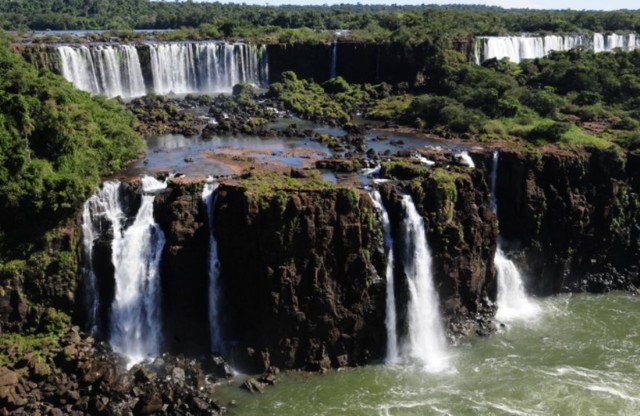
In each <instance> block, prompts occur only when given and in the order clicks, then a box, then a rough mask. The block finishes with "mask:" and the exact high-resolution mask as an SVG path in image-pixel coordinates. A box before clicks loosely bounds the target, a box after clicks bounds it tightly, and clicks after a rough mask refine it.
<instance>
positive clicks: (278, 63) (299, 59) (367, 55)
mask: <svg viewBox="0 0 640 416" xmlns="http://www.w3.org/2000/svg"><path fill="white" fill-rule="evenodd" d="M333 48H334V45H331V44H318V45H306V44H292V45H287V44H276V45H268V53H269V73H270V80H269V81H270V82H276V81H280V80H281V77H280V74H282V73H283V72H285V71H294V72H295V73H296V74H297V75H298V76H299V77H300V78H313V79H314V80H315V81H316V82H324V81H326V80H328V79H329V78H330V74H331V62H332V59H333V58H332V57H333ZM433 53H434V51H433V47H432V46H431V45H428V44H421V45H407V44H400V43H383V44H376V43H357V42H339V43H338V44H337V46H336V51H335V56H336V73H337V75H340V76H342V77H343V78H344V79H346V80H347V81H348V82H351V83H371V84H375V83H379V82H383V81H384V82H388V83H399V82H408V83H410V84H415V83H422V82H423V78H424V74H425V73H426V71H427V67H426V58H427V57H428V56H431V55H433Z"/></svg>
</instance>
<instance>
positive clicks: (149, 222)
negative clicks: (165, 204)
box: [110, 176, 166, 365]
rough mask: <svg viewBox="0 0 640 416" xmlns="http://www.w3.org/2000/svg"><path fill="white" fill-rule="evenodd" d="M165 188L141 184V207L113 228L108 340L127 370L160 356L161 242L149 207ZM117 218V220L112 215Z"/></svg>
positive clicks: (147, 180) (145, 181)
mask: <svg viewBox="0 0 640 416" xmlns="http://www.w3.org/2000/svg"><path fill="white" fill-rule="evenodd" d="M165 187H166V183H164V182H160V181H158V180H157V179H155V178H152V177H149V176H146V177H144V178H143V179H142V190H143V195H142V203H141V205H140V208H139V210H138V213H137V214H136V218H135V220H134V221H133V223H132V224H131V226H129V227H128V228H126V229H123V228H121V227H116V226H115V224H117V222H114V236H113V242H112V259H111V261H112V264H113V266H114V268H115V271H114V278H115V283H116V288H115V289H116V290H115V298H114V301H113V305H112V307H111V339H110V343H111V345H112V347H113V348H114V350H115V351H117V352H119V353H121V354H123V355H124V356H125V357H127V359H128V362H129V365H132V364H135V363H137V362H140V361H142V360H144V359H146V358H150V357H155V356H157V355H158V353H159V352H160V337H161V323H160V273H159V268H160V259H161V254H162V249H163V247H164V243H165V238H164V234H163V232H162V230H161V229H160V226H159V225H158V224H156V222H155V220H154V218H153V201H154V199H155V196H156V194H157V193H158V192H160V191H162V190H163V189H164V188H165ZM118 216H120V214H118Z"/></svg>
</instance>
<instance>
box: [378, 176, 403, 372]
mask: <svg viewBox="0 0 640 416" xmlns="http://www.w3.org/2000/svg"><path fill="white" fill-rule="evenodd" d="M371 199H372V200H373V204H374V205H375V207H376V209H377V210H378V211H379V212H380V217H381V219H382V235H383V238H384V248H385V251H386V252H387V270H386V271H385V274H386V276H385V277H386V282H387V296H386V318H385V326H386V328H387V356H386V362H387V363H390V364H393V363H396V362H398V357H399V354H398V333H397V328H396V325H397V319H396V296H395V292H394V286H395V283H394V277H393V267H394V266H393V238H392V236H391V222H390V221H389V214H388V213H387V210H386V209H385V207H384V204H383V202H382V197H381V196H380V192H378V190H377V189H374V190H373V191H372V193H371Z"/></svg>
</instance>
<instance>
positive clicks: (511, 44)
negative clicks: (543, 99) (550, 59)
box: [475, 33, 640, 64]
mask: <svg viewBox="0 0 640 416" xmlns="http://www.w3.org/2000/svg"><path fill="white" fill-rule="evenodd" d="M580 45H583V46H585V47H587V48H589V49H591V50H593V51H594V52H609V51H612V50H614V49H616V48H621V49H623V50H625V51H632V50H634V49H636V48H638V47H640V42H639V41H638V37H637V35H636V34H635V33H628V34H624V35H619V34H615V33H612V34H609V35H606V36H605V35H603V34H601V33H595V34H594V35H593V37H588V36H585V35H568V36H559V35H546V36H535V35H523V36H480V37H478V38H477V40H476V44H475V61H476V63H478V64H480V63H482V62H484V61H486V60H488V59H492V58H496V59H502V58H509V60H510V61H511V62H514V63H519V62H520V61H522V60H523V59H535V58H541V57H543V56H546V55H548V54H549V53H551V52H552V51H568V50H570V49H574V48H576V47H578V46H580Z"/></svg>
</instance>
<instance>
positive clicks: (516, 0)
mask: <svg viewBox="0 0 640 416" xmlns="http://www.w3.org/2000/svg"><path fill="white" fill-rule="evenodd" d="M201 1H202V0H201ZM221 3H246V4H259V5H263V6H264V5H270V6H276V5H280V4H295V5H301V6H304V5H309V4H340V3H353V4H355V3H362V4H393V3H395V4H403V5H404V4H407V5H408V4H452V3H456V4H483V5H487V6H501V7H505V8H530V9H574V10H585V9H586V10H617V9H634V10H638V9H640V1H639V0H608V1H603V0H598V1H596V0H582V1H579V0H489V1H478V0H449V1H447V0H445V1H442V0H360V1H353V0H312V1H304V0H258V1H256V0H245V1H221Z"/></svg>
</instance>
